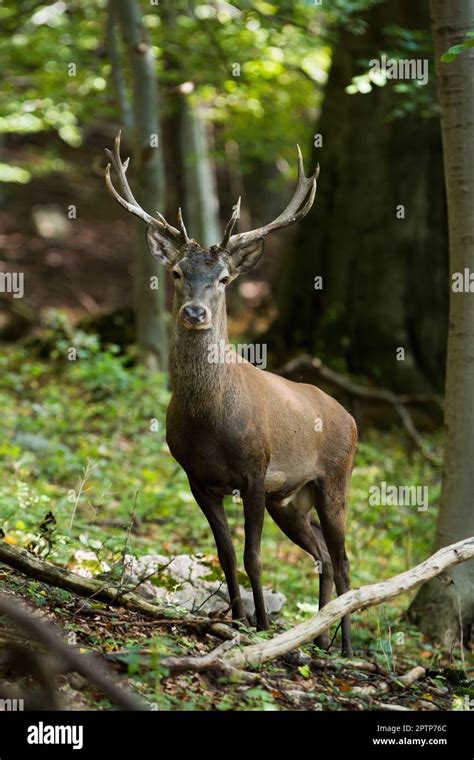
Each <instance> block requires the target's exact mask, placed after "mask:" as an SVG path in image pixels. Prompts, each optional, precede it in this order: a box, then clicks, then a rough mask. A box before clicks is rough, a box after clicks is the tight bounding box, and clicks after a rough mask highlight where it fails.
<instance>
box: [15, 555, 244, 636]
mask: <svg viewBox="0 0 474 760" xmlns="http://www.w3.org/2000/svg"><path fill="white" fill-rule="evenodd" d="M0 562H3V563H4V564H5V565H8V566H9V567H12V568H13V569H15V570H18V571H19V572H20V573H23V574H24V575H27V576H28V577H29V578H33V579H34V580H37V581H41V582H42V583H47V584H48V585H50V586H55V587H57V588H62V589H65V590H66V591H70V592H71V593H72V594H77V595H78V596H82V597H85V598H86V599H91V600H94V601H96V602H104V603H105V604H109V605H111V606H114V607H123V608H125V609H128V610H130V611H132V612H138V613H140V614H142V615H146V616H147V617H149V618H153V619H154V620H155V621H156V624H157V625H158V624H161V623H164V622H165V621H166V618H165V617H164V614H163V613H164V610H163V608H162V607H159V606H158V605H157V604H153V603H152V602H147V600H146V599H144V598H143V597H142V596H140V594H136V593H134V592H133V591H126V590H121V589H120V588H119V587H117V586H116V585H114V584H112V583H110V582H108V581H103V580H97V579H96V578H85V577H84V576H82V575H77V573H71V572H70V571H69V570H66V569H65V568H62V567H58V566H57V565H53V564H52V562H47V561H46V560H44V559H40V558H38V557H35V556H34V555H33V554H30V552H28V551H26V549H20V548H19V547H17V546H12V545H11V544H7V543H6V542H5V541H0ZM178 622H179V623H181V625H189V626H190V627H192V628H195V629H198V630H200V631H204V632H206V633H213V634H215V635H216V636H220V637H221V638H223V639H230V638H232V637H233V636H234V631H232V629H231V628H230V626H228V625H226V624H225V623H223V622H219V621H214V620H212V619H210V618H199V617H197V616H195V617H193V616H190V615H187V616H184V617H183V618H181V619H180V620H179V621H178V619H176V618H175V619H174V623H175V624H178Z"/></svg>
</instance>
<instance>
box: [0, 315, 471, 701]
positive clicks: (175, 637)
mask: <svg viewBox="0 0 474 760" xmlns="http://www.w3.org/2000/svg"><path fill="white" fill-rule="evenodd" d="M70 330H71V328H69V327H68V326H67V324H66V323H65V322H64V321H62V320H61V318H60V316H58V315H57V316H56V318H55V321H54V323H52V324H51V325H50V326H49V328H48V330H47V331H46V333H45V336H44V339H45V340H46V341H47V342H48V354H49V356H48V359H42V358H39V356H38V353H37V354H36V355H35V353H34V352H33V350H32V349H31V348H30V349H28V351H26V350H24V349H15V350H12V351H10V352H7V353H6V354H5V355H3V356H2V357H1V358H0V404H1V408H2V411H3V425H2V430H1V433H0V435H1V438H0V463H1V466H2V470H3V473H4V478H3V481H2V484H1V485H0V529H1V532H0V536H1V537H2V539H3V540H4V541H6V542H8V543H9V544H10V545H11V546H15V547H23V548H28V551H29V552H30V553H31V555H32V556H39V557H43V558H47V560H48V562H51V563H53V564H54V565H56V566H58V567H62V568H68V569H70V570H71V569H72V570H74V571H81V572H83V573H84V574H88V575H90V576H92V577H96V576H98V575H99V574H100V573H102V572H103V571H104V568H109V569H110V568H119V569H120V568H121V566H122V563H123V557H124V554H125V552H127V553H128V554H133V555H134V556H137V557H140V556H143V555H148V554H156V553H160V554H163V555H166V556H169V557H172V556H175V555H178V554H190V555H196V554H204V555H205V556H206V557H211V558H212V561H213V562H214V565H215V574H216V577H218V578H221V573H220V569H219V567H218V563H217V560H216V558H215V546H214V543H213V539H212V534H211V532H210V530H209V528H208V526H207V523H206V521H205V519H204V517H203V516H202V514H201V512H200V510H199V509H198V508H197V506H196V504H195V503H194V500H193V498H192V496H191V494H190V492H189V488H188V485H187V481H186V478H185V476H184V473H183V472H182V471H181V469H180V468H179V467H177V465H176V463H175V462H174V460H173V459H172V457H171V455H170V453H169V451H168V449H167V446H166V443H165V438H164V415H165V410H166V406H167V403H168V400H169V393H168V391H167V389H166V387H165V383H164V379H163V378H159V377H158V378H156V379H154V381H153V383H150V381H149V377H147V375H146V374H145V373H144V372H143V371H142V370H140V369H137V368H129V367H127V366H125V361H124V359H123V358H122V357H120V356H119V355H117V354H116V353H115V352H114V351H113V350H111V351H107V352H103V351H101V350H99V347H98V344H97V341H96V340H95V339H94V338H93V336H90V335H85V334H83V333H81V332H80V331H77V330H76V331H74V334H72V333H71V332H70ZM71 345H73V346H75V347H76V348H77V350H78V359H77V361H67V360H65V359H64V356H65V353H66V350H67V347H69V346H71ZM40 353H41V351H40ZM427 443H428V444H429V445H430V446H431V447H432V449H433V450H436V451H439V445H440V442H439V438H438V437H437V436H436V435H433V436H430V437H429V438H428V440H427ZM382 482H386V483H387V484H395V485H402V486H410V485H415V486H422V487H426V489H427V493H428V494H429V501H428V503H427V504H426V505H425V506H424V507H423V508H421V509H420V508H419V507H417V506H413V505H400V504H398V505H391V504H385V505H381V504H380V502H377V500H373V499H371V498H370V497H369V495H370V493H371V491H370V490H369V489H371V487H373V486H380V484H381V483H382ZM439 487H440V471H439V468H436V467H433V466H432V465H431V464H430V463H429V462H427V461H426V460H425V459H424V458H423V457H422V456H421V454H420V453H419V452H407V450H406V441H405V439H404V436H403V434H402V433H401V431H400V430H395V431H393V432H391V431H387V432H376V431H367V432H366V433H365V434H364V435H363V436H362V440H361V442H360V444H359V448H358V453H357V459H356V464H355V469H354V475H353V480H352V489H351V507H350V517H349V534H348V554H349V556H350V557H351V559H352V583H353V586H354V587H357V586H361V585H365V584H367V583H371V582H374V581H379V580H383V579H385V578H389V577H391V576H393V575H395V574H397V573H399V572H402V571H404V570H406V569H408V568H410V567H412V566H414V565H415V564H416V563H417V562H419V561H421V560H422V559H424V558H426V557H427V556H428V555H429V554H430V553H431V542H432V537H433V535H434V524H435V514H436V505H437V502H438V499H439ZM373 501H375V502H376V503H371V502H373ZM425 507H426V508H425ZM226 508H227V513H228V517H229V522H230V525H231V529H232V532H233V535H234V539H235V543H236V548H237V552H238V556H239V557H241V556H242V548H243V521H242V514H241V505H240V504H238V503H233V502H232V500H228V503H227V504H226ZM262 550H263V562H264V584H265V585H266V586H268V587H271V588H272V589H273V590H275V591H278V592H282V593H284V594H285V596H286V604H285V606H284V607H283V609H282V611H281V612H280V613H279V616H278V618H277V620H276V621H274V622H273V625H272V630H271V632H269V633H264V634H256V633H255V632H253V633H252V632H249V633H248V634H247V635H248V636H249V637H250V638H251V639H255V640H256V639H258V638H261V637H265V636H268V635H273V634H274V633H275V632H277V631H281V630H284V629H287V628H289V627H291V626H292V625H295V624H296V623H299V622H302V621H304V620H307V619H308V617H309V616H311V615H312V614H314V613H315V612H316V611H317V604H316V602H317V579H316V577H315V572H314V565H313V562H312V560H311V559H310V558H309V557H307V556H306V555H304V554H303V553H302V552H301V551H300V550H299V549H298V548H297V547H296V546H294V545H293V544H292V543H291V542H289V541H288V540H287V539H286V538H285V536H283V535H282V534H281V533H280V532H279V530H278V529H277V527H276V526H275V525H274V524H273V523H272V522H271V521H270V520H267V521H266V524H265V530H264V540H263V547H262ZM240 582H241V583H242V585H244V586H246V585H247V586H248V582H247V580H246V578H245V575H244V574H243V573H242V574H241V575H240ZM0 586H1V589H2V591H4V592H6V593H7V594H8V595H14V596H15V597H17V598H21V599H23V600H24V601H25V602H26V603H30V605H31V606H32V607H33V608H35V609H36V610H37V614H38V615H39V616H40V617H44V618H46V619H49V620H52V621H53V622H54V623H55V624H56V626H57V629H58V630H59V631H61V632H62V636H63V637H64V638H65V639H66V640H68V641H70V642H72V643H74V644H76V645H77V646H78V647H79V649H80V651H83V652H94V653H97V655H98V656H99V657H100V658H101V659H103V660H104V661H106V662H108V664H109V666H110V667H111V668H112V670H113V671H115V673H116V677H117V679H119V680H120V681H121V682H122V683H123V684H124V685H126V686H127V687H128V688H129V689H130V690H131V691H133V692H135V693H137V694H139V695H140V696H141V697H142V698H143V699H144V700H145V701H146V702H147V703H148V704H149V705H150V706H152V708H153V709H160V710H232V709H238V710H320V709H324V710H341V709H343V710H346V709H349V710H366V709H380V705H383V706H385V707H384V708H382V709H389V708H387V707H386V706H387V705H392V706H393V705H395V706H399V707H400V706H401V707H402V708H403V707H405V708H407V709H412V710H432V709H442V710H453V709H468V708H469V705H472V699H473V698H474V685H473V680H472V679H473V675H474V672H473V670H474V664H473V661H472V656H471V655H469V653H466V652H461V651H460V649H459V648H458V647H453V648H452V650H451V651H450V652H446V651H445V650H444V649H441V648H439V647H438V646H436V645H435V644H434V643H433V642H431V641H430V640H429V639H428V638H427V637H425V636H423V635H422V634H421V633H420V632H419V631H418V630H417V629H416V628H414V627H412V626H411V625H409V624H408V623H407V622H406V620H404V617H403V613H404V610H405V609H406V608H407V606H408V603H409V601H410V598H409V597H407V596H403V597H398V598H397V599H396V600H394V601H393V602H392V603H390V604H384V605H380V606H378V607H375V608H372V609H370V610H366V611H364V612H360V613H357V614H355V615H354V624H353V638H354V648H355V657H356V658H357V659H358V660H360V659H362V660H364V662H365V663H371V664H372V665H370V664H369V665H367V666H366V668H365V669H364V667H363V665H362V666H361V664H360V662H359V663H358V664H354V662H352V661H351V662H349V663H345V662H344V661H342V660H341V659H340V658H339V657H338V654H339V647H340V641H339V634H338V635H337V636H336V639H335V642H334V644H333V647H332V649H331V651H330V653H329V654H324V653H321V652H319V651H318V650H317V649H316V648H315V647H312V646H307V647H304V648H303V649H302V650H301V652H300V658H299V660H296V659H295V658H294V657H289V658H286V659H280V660H275V661H273V662H270V663H268V664H266V665H265V666H262V667H260V668H259V669H258V671H256V677H255V681H254V682H253V683H248V682H243V681H239V680H237V679H234V678H232V679H230V678H223V677H219V678H216V677H214V676H211V675H209V674H186V673H185V674H180V675H171V674H170V673H169V672H168V671H167V669H166V667H164V666H163V664H162V661H163V658H164V657H166V656H168V655H179V654H185V655H189V654H196V655H199V654H203V653H205V652H207V651H209V650H210V649H212V648H214V647H215V646H217V645H218V644H219V643H221V640H220V639H218V638H217V637H216V636H214V635H212V634H211V633H210V632H206V631H203V632H200V633H197V632H196V631H195V630H194V629H193V628H190V627H189V626H188V625H187V624H185V623H184V622H183V621H179V619H178V622H176V619H177V618H179V616H180V614H181V615H182V614H183V610H181V611H180V610H177V609H176V608H174V609H172V610H170V609H168V610H167V611H165V613H166V614H164V616H163V617H164V618H165V617H166V616H169V615H170V614H172V621H171V620H163V621H162V622H158V621H152V620H150V618H147V617H146V616H144V615H142V614H139V613H136V612H131V611H129V610H126V609H123V608H121V607H112V606H108V605H106V604H102V603H100V602H97V601H95V600H94V599H93V598H92V599H86V598H81V597H78V596H76V595H74V594H71V593H69V592H68V591H65V590H62V589H59V588H55V587H53V586H51V585H46V584H44V583H42V582H39V581H37V580H32V579H29V578H26V577H25V576H23V575H21V574H20V573H18V572H16V571H14V570H12V569H11V568H10V567H8V566H7V565H0ZM0 626H1V628H0V633H1V634H2V635H3V634H5V631H6V630H7V631H9V630H10V623H9V622H8V621H6V620H5V619H1V621H0ZM332 633H333V634H334V633H335V630H334V631H333V632H332ZM374 663H375V664H376V665H377V669H375V668H374ZM417 665H421V666H423V668H424V669H425V673H424V674H423V676H422V677H421V678H419V679H418V680H417V681H416V682H415V683H414V684H413V685H412V686H410V687H408V688H404V687H402V686H401V684H400V683H397V677H399V676H401V675H403V674H405V673H407V672H408V671H410V670H411V669H412V668H413V667H414V666H417ZM0 666H1V658H0ZM6 675H8V673H7V674H5V673H0V676H1V677H6ZM16 681H17V682H18V683H21V679H20V680H18V679H16ZM368 686H376V687H377V688H376V690H367V689H366V691H365V692H364V691H360V689H365V688H366V687H368ZM58 689H59V690H58V696H59V700H60V702H61V705H62V706H63V707H65V708H66V709H76V710H81V709H110V708H111V707H112V704H111V702H110V701H109V699H108V698H106V697H104V695H102V694H99V693H98V691H97V690H96V689H95V688H94V687H92V686H91V685H90V684H89V683H88V682H87V681H85V680H84V679H83V678H82V677H80V676H78V675H77V674H71V673H70V674H65V675H62V676H60V677H59V679H58Z"/></svg>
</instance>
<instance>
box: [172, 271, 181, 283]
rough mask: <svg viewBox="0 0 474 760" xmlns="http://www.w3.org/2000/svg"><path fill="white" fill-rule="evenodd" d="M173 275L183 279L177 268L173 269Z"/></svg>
mask: <svg viewBox="0 0 474 760" xmlns="http://www.w3.org/2000/svg"><path fill="white" fill-rule="evenodd" d="M173 277H174V279H175V280H180V279H181V275H180V273H179V272H177V271H176V269H173Z"/></svg>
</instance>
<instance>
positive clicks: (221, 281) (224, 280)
mask: <svg viewBox="0 0 474 760" xmlns="http://www.w3.org/2000/svg"><path fill="white" fill-rule="evenodd" d="M219 282H220V284H221V285H227V283H228V282H229V278H228V277H223V278H222V280H219Z"/></svg>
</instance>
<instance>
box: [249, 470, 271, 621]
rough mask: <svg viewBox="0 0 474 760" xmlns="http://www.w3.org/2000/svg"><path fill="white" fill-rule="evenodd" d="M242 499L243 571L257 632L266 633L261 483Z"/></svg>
mask: <svg viewBox="0 0 474 760" xmlns="http://www.w3.org/2000/svg"><path fill="white" fill-rule="evenodd" d="M242 499H243V502H244V517H245V549H244V565H245V571H246V573H247V575H248V577H249V580H250V583H251V586H252V591H253V600H254V603H255V617H256V621H257V631H266V630H267V628H269V627H270V626H269V623H268V618H267V612H266V610H265V602H264V599H263V590H262V581H261V574H262V560H261V557H260V545H261V540H262V528H263V519H264V517H265V489H264V485H263V483H259V484H256V485H253V486H252V487H250V488H249V489H248V490H247V491H246V493H244V494H242Z"/></svg>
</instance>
